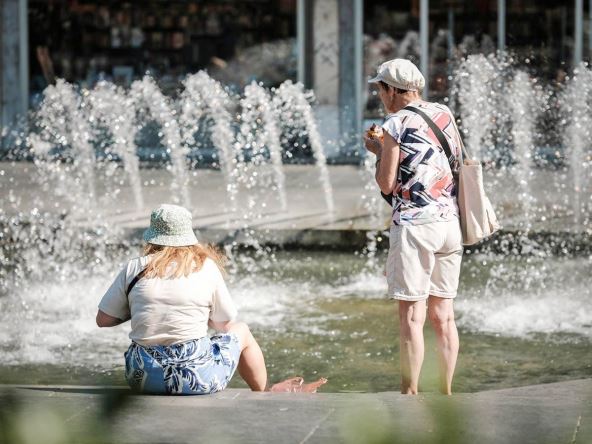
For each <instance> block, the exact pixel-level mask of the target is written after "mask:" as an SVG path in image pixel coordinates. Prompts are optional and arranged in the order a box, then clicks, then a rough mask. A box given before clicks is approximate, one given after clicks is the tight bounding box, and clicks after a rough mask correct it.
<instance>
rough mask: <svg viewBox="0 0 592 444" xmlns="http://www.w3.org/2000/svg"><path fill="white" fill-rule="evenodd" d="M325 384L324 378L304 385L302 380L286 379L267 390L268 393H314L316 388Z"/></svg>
mask: <svg viewBox="0 0 592 444" xmlns="http://www.w3.org/2000/svg"><path fill="white" fill-rule="evenodd" d="M326 382H327V379H326V378H321V379H319V380H318V381H315V382H311V383H308V384H304V379H302V378H301V377H299V376H298V377H295V378H290V379H286V380H285V381H282V382H278V383H277V384H274V385H272V386H271V388H270V389H269V391H270V392H284V393H286V392H288V393H297V392H301V393H316V391H317V390H318V388H319V387H320V386H322V385H323V384H325V383H326Z"/></svg>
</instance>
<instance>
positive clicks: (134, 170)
mask: <svg viewBox="0 0 592 444" xmlns="http://www.w3.org/2000/svg"><path fill="white" fill-rule="evenodd" d="M89 102H90V105H91V109H92V113H93V114H94V115H96V119H98V120H100V121H101V123H102V125H103V126H104V127H105V128H107V129H108V130H110V131H112V133H113V151H114V152H115V153H116V154H117V155H119V156H120V157H121V159H122V161H123V168H124V169H125V171H126V173H127V175H128V177H129V181H130V184H131V187H132V192H133V195H134V202H135V204H136V209H137V210H141V209H142V208H143V207H144V197H143V195H142V183H141V181H140V171H139V170H140V162H139V159H138V156H137V154H136V145H135V143H134V139H135V136H136V132H137V127H136V125H135V120H136V115H135V104H134V103H133V101H132V100H131V98H130V96H128V95H127V94H126V93H125V92H124V91H123V90H122V89H121V88H118V87H117V86H115V85H114V84H112V83H108V82H99V83H98V84H97V85H96V86H95V88H94V89H93V90H92V91H90V94H89Z"/></svg>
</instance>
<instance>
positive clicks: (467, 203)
mask: <svg viewBox="0 0 592 444" xmlns="http://www.w3.org/2000/svg"><path fill="white" fill-rule="evenodd" d="M466 153H467V152H466V150H465V149H464V147H463V156H467V154H466ZM457 193H458V194H457V199H458V209H459V211H460V226H461V229H462V238H463V244H464V245H474V244H476V243H477V242H479V241H482V240H483V239H485V238H487V237H489V236H491V235H492V234H493V233H495V232H496V231H498V230H499V229H500V228H501V227H500V224H499V222H498V220H497V217H496V216H495V212H494V211H493V206H492V205H491V202H490V201H489V199H488V198H487V196H486V195H485V190H484V188H483V168H482V166H481V162H479V161H478V160H474V159H469V158H468V156H467V157H466V158H465V159H464V161H463V163H462V165H460V170H459V174H458V189H457Z"/></svg>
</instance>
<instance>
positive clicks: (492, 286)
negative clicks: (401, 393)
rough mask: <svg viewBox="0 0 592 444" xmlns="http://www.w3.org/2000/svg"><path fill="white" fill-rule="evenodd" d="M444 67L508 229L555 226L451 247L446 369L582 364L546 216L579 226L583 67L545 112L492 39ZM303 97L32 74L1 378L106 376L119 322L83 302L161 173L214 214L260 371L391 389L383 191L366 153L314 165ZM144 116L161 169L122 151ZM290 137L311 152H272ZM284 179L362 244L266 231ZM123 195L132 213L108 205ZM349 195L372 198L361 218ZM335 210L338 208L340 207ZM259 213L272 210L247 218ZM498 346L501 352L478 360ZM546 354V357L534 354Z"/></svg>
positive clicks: (578, 269)
mask: <svg viewBox="0 0 592 444" xmlns="http://www.w3.org/2000/svg"><path fill="white" fill-rule="evenodd" d="M455 78H456V79H457V80H458V81H459V83H457V85H456V87H455V90H454V95H453V97H451V99H453V100H451V102H450V103H451V107H452V108H454V109H455V112H456V113H457V114H458V115H459V116H460V117H461V121H460V125H461V128H462V131H463V133H464V134H465V136H466V140H467V142H468V143H467V144H468V145H469V148H472V151H473V152H474V154H475V155H476V156H477V157H479V158H480V159H481V160H484V161H487V162H488V164H487V168H486V171H485V174H486V185H487V187H488V191H489V195H490V197H491V198H492V201H493V202H494V204H495V205H496V206H498V208H500V210H501V214H502V217H503V221H502V222H503V223H504V225H505V226H506V227H507V228H508V229H509V230H510V231H511V233H510V234H509V236H510V235H515V238H516V239H518V241H519V242H524V239H523V238H521V237H520V235H516V234H520V233H522V234H524V233H525V234H524V235H525V236H526V238H529V239H530V238H534V236H535V235H537V233H541V232H543V233H545V232H551V233H554V235H556V237H553V236H551V237H549V238H544V240H545V242H541V243H540V245H536V247H533V248H529V249H525V248H524V244H523V243H522V244H520V245H518V246H517V242H515V241H513V240H512V241H509V240H508V238H504V237H499V238H498V239H496V240H494V241H493V242H492V244H491V247H492V248H491V249H487V248H482V249H481V250H479V251H475V252H472V253H471V254H467V256H466V260H465V263H464V265H463V267H464V268H463V271H462V275H461V286H460V296H459V300H458V303H457V305H456V307H457V308H456V309H457V311H458V314H459V321H458V323H459V326H460V328H461V334H462V341H463V344H464V345H463V347H465V350H469V351H470V350H478V351H479V352H478V353H476V354H470V352H467V354H466V355H465V356H463V359H467V360H468V361H465V363H464V364H462V365H463V366H464V367H463V372H459V376H458V381H459V385H460V386H461V387H462V390H467V391H471V390H480V389H483V388H494V387H499V386H502V385H503V382H500V381H506V380H508V377H509V376H513V377H514V376H515V371H514V370H511V369H514V368H515V365H514V364H515V363H517V362H518V363H520V362H522V361H521V360H524V359H525V357H526V359H530V360H531V361H529V362H530V363H529V365H530V367H529V372H525V375H523V376H521V378H522V379H521V380H520V381H519V382H520V383H522V382H524V383H535V382H540V381H542V380H547V379H546V378H549V375H564V374H568V373H569V374H570V375H573V376H574V377H586V376H589V372H590V370H589V362H588V361H589V359H587V357H586V356H587V355H586V351H587V350H588V349H589V344H590V341H591V340H592V328H591V327H590V326H591V325H592V318H591V315H590V311H589V310H587V306H588V305H589V299H590V297H591V296H592V294H591V293H590V289H589V288H588V287H587V286H586V285H585V283H586V282H587V281H586V278H587V276H588V274H589V269H590V265H591V262H590V261H591V260H590V258H589V257H588V256H584V255H579V256H577V255H576V256H574V255H572V251H570V250H569V248H570V247H569V244H568V241H569V239H571V237H570V238H567V237H565V236H563V235H562V231H566V229H565V228H566V227H569V228H571V229H573V230H572V233H576V232H577V233H583V235H585V234H586V232H587V230H589V228H588V224H589V214H590V211H591V209H590V204H589V203H588V202H589V201H587V200H584V199H588V196H589V195H590V194H591V193H590V186H591V185H592V184H591V183H590V180H589V175H590V166H591V165H590V155H591V151H590V144H589V140H590V134H589V128H590V122H589V117H588V116H589V114H590V97H589V93H590V91H589V88H590V86H589V85H590V84H591V82H590V70H589V68H588V67H585V66H582V67H580V68H579V70H578V72H577V74H576V75H575V76H574V77H573V78H572V79H570V81H569V83H568V84H567V85H566V86H565V87H564V89H563V90H562V92H561V94H560V93H557V97H561V99H560V101H559V103H560V104H561V110H560V112H559V115H561V116H562V119H564V120H565V121H564V122H563V123H562V122H561V121H560V120H561V119H557V118H556V117H557V116H556V115H555V114H553V113H554V111H553V109H552V107H550V106H548V105H546V106H541V103H544V102H548V101H549V100H550V99H549V96H548V95H544V94H542V93H541V90H542V88H541V87H540V86H539V85H540V83H541V81H540V80H538V81H535V80H533V79H531V78H530V77H529V76H528V75H527V74H526V72H525V70H524V69H522V68H521V67H520V66H519V65H518V64H517V63H515V62H514V61H512V59H511V58H509V57H507V58H504V59H503V60H501V59H499V60H498V59H496V58H495V57H493V56H490V57H483V56H471V57H469V58H468V59H466V60H465V61H464V62H463V63H461V64H460V65H459V71H458V73H457V74H456V75H455ZM584 92H585V93H584ZM509 96H511V98H512V99H513V100H507V97H509ZM554 97H555V96H554ZM311 101H312V97H311V96H310V95H309V94H308V93H307V92H306V91H304V89H303V88H302V86H301V85H296V84H293V83H292V82H289V81H287V82H285V83H283V84H282V85H281V86H279V87H278V88H276V89H272V90H267V89H264V88H263V87H262V86H261V85H258V84H256V83H253V84H251V85H249V86H248V87H246V88H245V89H244V91H241V92H240V93H233V92H230V91H229V90H227V89H225V88H224V87H223V86H222V85H221V84H220V83H218V82H216V81H215V80H213V79H211V78H210V77H209V76H208V75H207V74H206V73H205V72H200V73H197V74H194V75H191V76H188V77H187V78H186V79H185V80H184V82H183V84H182V90H181V91H179V93H178V94H176V95H175V96H173V97H167V96H165V95H164V94H163V93H162V91H160V89H159V88H158V86H157V83H156V81H155V80H154V79H152V78H150V77H145V78H144V79H141V80H138V81H136V82H135V83H134V84H133V86H132V88H131V89H130V90H123V89H121V88H118V87H115V86H114V85H111V84H109V83H99V84H98V85H97V86H96V87H94V88H93V89H91V90H88V91H87V90H79V89H77V88H75V87H73V86H72V85H69V84H67V83H66V82H64V81H59V82H58V83H57V84H56V86H54V87H50V88H49V89H48V90H47V91H46V94H45V98H44V101H43V103H42V105H41V107H40V109H39V111H38V114H37V115H36V117H35V118H34V119H32V121H33V122H34V124H33V125H32V130H31V133H30V134H28V135H26V137H25V136H23V140H26V144H27V146H28V147H30V149H31V153H32V157H33V160H34V163H32V164H31V163H29V162H14V163H10V162H2V163H0V202H1V206H0V260H1V263H2V267H1V268H0V351H2V353H3V357H4V360H3V365H2V366H0V381H1V380H9V379H10V378H13V379H10V380H11V381H16V382H18V383H22V382H23V381H20V380H19V381H17V379H18V377H23V378H25V377H26V378H30V379H31V380H35V381H37V380H42V381H45V382H47V383H51V382H55V383H58V384H63V383H64V381H66V382H70V383H75V384H78V383H81V381H84V382H86V383H97V382H101V383H108V384H121V383H122V379H121V365H122V360H121V353H122V351H123V350H124V349H125V347H126V344H127V338H126V334H125V333H126V331H127V329H128V327H127V326H125V325H123V326H120V327H117V328H115V329H112V330H109V331H105V332H101V334H98V333H97V330H96V327H95V326H94V324H93V318H94V315H95V313H96V305H97V303H98V300H99V299H100V296H101V295H102V293H103V292H104V290H105V289H106V287H107V286H108V285H109V284H110V282H111V280H112V279H113V277H114V276H115V274H116V273H117V271H118V270H119V269H120V268H121V266H122V265H123V264H124V263H125V261H126V260H127V259H128V258H129V257H132V256H135V255H137V254H138V247H139V243H140V240H139V239H140V237H139V236H138V234H139V233H140V229H141V227H142V226H144V225H145V224H146V223H147V219H148V209H147V208H146V207H148V206H150V205H152V204H153V203H155V202H159V203H160V202H161V201H163V199H165V198H166V197H168V196H170V195H171V193H170V190H169V182H170V181H171V180H172V182H173V186H174V192H173V194H176V195H178V196H179V201H180V203H182V204H187V203H188V204H189V206H193V208H194V209H195V210H196V211H198V210H199V211H202V213H206V214H205V216H204V217H203V220H205V221H206V222H204V224H203V225H204V230H202V233H204V236H205V233H207V232H208V230H210V229H212V230H220V231H223V232H224V233H225V237H222V238H221V239H222V243H223V246H224V248H225V250H226V251H227V253H229V255H230V257H231V260H232V263H231V265H230V271H231V273H230V274H229V277H228V283H229V288H230V290H231V293H232V294H233V297H234V298H235V300H236V301H237V304H238V306H239V310H240V313H241V318H242V319H243V320H245V321H247V322H249V323H251V325H252V326H253V328H254V330H255V332H256V334H257V335H258V337H259V336H260V337H261V339H262V341H261V343H262V346H263V348H264V349H265V352H266V357H267V362H268V363H269V374H270V377H271V379H272V380H278V379H281V378H282V377H285V376H286V374H292V373H296V372H298V373H300V372H302V373H303V375H304V376H305V377H307V378H312V377H314V374H313V369H314V370H318V371H319V372H327V374H328V375H329V376H330V377H331V378H332V379H330V384H333V385H331V386H328V387H329V389H330V390H334V391H337V390H387V389H390V390H392V389H396V387H395V381H396V378H394V377H392V376H393V375H394V372H395V369H394V367H393V365H392V363H393V360H396V358H397V353H398V349H397V348H396V347H395V346H394V345H393V344H394V342H395V341H394V338H393V337H391V336H392V329H391V330H389V329H388V328H385V326H386V325H390V323H392V322H394V321H393V315H394V312H393V310H392V306H391V305H390V303H389V302H386V301H385V300H384V298H383V296H384V292H385V290H386V285H385V282H384V278H383V275H382V273H383V270H384V262H385V254H384V251H383V249H382V248H381V247H382V246H383V245H384V244H383V243H381V242H382V240H381V239H382V237H383V236H385V235H384V233H383V231H382V229H383V228H384V226H383V224H384V222H385V220H383V219H382V215H381V214H382V213H383V212H385V211H384V210H385V205H386V204H385V203H384V202H383V201H382V200H381V199H380V197H379V194H378V192H377V190H376V187H375V185H374V178H373V170H374V167H373V162H372V159H371V158H370V157H367V158H366V159H365V163H364V166H360V167H359V168H357V169H356V167H351V166H348V167H331V168H329V167H328V166H327V162H326V160H327V159H326V158H325V155H324V152H323V141H322V140H321V138H320V136H319V134H318V131H317V126H316V121H315V120H314V113H313V108H312V107H311ZM154 121H156V122H157V125H156V126H157V127H158V132H159V133H160V134H159V138H160V139H161V141H162V145H163V146H164V149H165V150H167V154H168V158H170V166H169V167H168V168H169V170H168V171H167V170H164V171H163V169H162V168H144V167H143V166H144V165H140V160H147V159H146V158H142V150H141V148H143V147H141V146H137V141H138V140H139V134H140V132H141V131H142V128H143V127H145V126H146V125H148V123H150V122H154ZM543 121H545V122H548V121H551V122H552V123H553V122H557V123H558V125H559V126H557V128H559V127H560V126H561V125H563V126H561V128H564V129H565V134H568V135H569V138H566V139H565V146H563V147H561V149H560V151H561V152H562V153H564V156H565V163H563V164H557V165H555V164H553V162H554V160H553V161H551V162H549V165H547V166H545V167H544V168H541V167H539V166H538V165H539V164H538V163H537V162H538V161H539V160H540V158H541V146H542V145H543V144H544V143H546V142H545V140H546V139H545V133H546V131H543V129H541V128H542V127H541V125H542V123H541V122H543ZM553 124H554V123H553ZM3 132H4V130H3ZM102 150H103V151H104V153H105V155H104V156H101V154H102ZM206 150H210V151H211V152H214V153H215V156H216V164H215V166H216V167H219V168H220V172H219V171H216V170H212V169H202V168H200V169H195V168H194V167H196V166H198V167H204V166H206V165H204V164H203V163H201V162H203V160H202V159H203V158H200V157H199V156H198V155H197V154H202V153H203V152H205V151H206ZM558 150H559V149H558ZM309 152H310V153H311V154H312V157H313V158H314V162H315V164H314V165H312V166H310V167H300V166H296V165H294V166H286V165H284V164H283V162H282V157H283V159H284V160H288V159H290V160H292V159H294V158H298V157H299V156H300V157H302V155H304V154H306V153H309ZM96 154H99V155H98V156H96ZM204 158H205V157H204ZM195 159H197V160H195ZM553 159H555V158H553ZM120 166H121V167H122V168H120ZM141 166H142V167H141ZM151 166H152V167H154V166H155V165H154V163H152V164H151ZM207 166H210V165H207ZM551 167H553V168H551ZM329 171H330V172H331V176H329ZM330 179H333V180H334V181H333V183H332V182H331V180H330ZM333 188H335V194H336V201H335V202H334V200H333V199H334V190H333ZM572 191H573V193H572ZM346 194H348V195H355V198H354V199H353V200H348V201H347V202H350V203H351V202H352V201H353V202H354V205H352V208H350V207H347V208H345V207H344V203H343V202H345V201H346V200H345V199H344V195H346ZM566 195H568V196H569V197H571V200H570V201H569V203H567V204H566V203H565V196H566ZM31 196H33V197H31ZM126 196H127V198H128V200H125V198H126ZM261 196H267V197H265V198H264V197H261ZM301 196H304V197H303V198H302V197H301ZM299 198H300V199H301V201H304V204H305V207H306V208H307V209H310V208H312V207H314V210H315V211H318V214H321V215H322V221H323V223H326V222H328V221H331V219H333V220H332V221H331V223H333V224H335V225H331V226H330V227H335V226H338V227H339V228H338V229H339V230H341V231H340V232H341V233H342V237H343V239H345V240H346V241H348V240H349V238H353V237H354V230H350V229H351V228H352V227H353V228H362V229H365V230H366V232H367V233H368V244H367V246H366V251H365V254H359V253H358V254H353V252H352V251H348V252H336V251H329V247H334V245H330V244H326V243H325V244H323V245H319V247H318V249H317V250H315V251H311V250H302V251H301V250H298V249H288V248H286V249H282V248H278V247H277V246H276V247H271V246H270V245H269V243H273V239H272V238H273V236H274V235H275V234H276V232H279V231H282V230H284V229H285V228H289V225H288V224H287V223H286V221H285V220H284V219H288V218H289V217H293V218H294V219H297V218H298V217H304V218H305V217H308V216H309V214H302V215H301V214H299V213H298V214H296V217H294V213H291V211H293V210H294V208H293V207H294V202H296V201H297V200H298V199H299ZM315 199H316V200H315ZM123 202H128V203H129V204H124V203H123ZM264 203H265V206H264V205H263V204H264ZM142 204H143V205H144V206H143V207H142ZM126 205H128V206H132V207H135V208H136V211H135V214H136V215H138V217H139V219H137V220H130V219H125V217H124V216H126V214H123V215H121V214H118V211H120V210H121V209H122V207H125V206H126ZM354 206H356V208H353V207H354ZM357 206H359V208H361V209H362V210H359V208H358V207H357ZM204 208H205V210H204ZM286 208H287V210H286ZM300 209H302V206H301V207H300ZM360 212H363V213H366V214H370V215H371V216H370V217H368V218H367V219H362V220H361V222H360V219H356V217H357V216H358V215H359V213H360ZM140 213H142V214H140ZM202 215H203V214H202ZM334 215H338V216H340V217H341V219H339V218H337V217H334ZM344 215H350V216H351V220H350V221H346V222H343V219H346V217H344ZM245 216H246V217H245ZM354 219H355V223H356V224H357V225H354ZM269 220H272V222H273V223H276V222H277V225H273V227H272V228H269V226H270V225H267V226H266V225H264V223H263V222H268V221H269ZM138 221H139V222H138ZM262 221H263V222H262ZM223 222H224V223H223ZM133 223H135V225H133ZM339 223H341V224H342V225H337V224H339ZM348 223H351V224H350V225H348ZM278 226H279V227H280V228H279V229H277V230H276V228H277V227H278ZM344 226H345V227H346V228H344ZM200 227H201V226H200ZM261 227H263V228H261ZM266 227H267V228H266ZM255 228H260V230H259V231H256V230H255ZM241 230H242V231H243V232H246V233H247V234H248V236H247V237H246V240H245V241H246V243H247V244H248V245H249V246H251V247H253V248H252V249H243V248H240V246H239V245H238V243H239V242H238V240H237V239H238V238H237V237H235V236H233V233H234V232H235V231H241ZM308 231H310V230H302V232H300V233H299V234H298V236H299V237H298V241H300V240H301V239H303V238H304V237H305V236H306V235H307V234H309V233H308ZM317 231H321V230H317ZM327 233H330V230H327ZM327 236H329V234H328V235H327ZM588 236H589V235H588ZM385 237H386V236H385ZM270 239H271V241H270ZM510 239H513V238H512V236H510ZM533 242H534V241H533ZM345 243H346V244H347V242H345ZM587 245H588V244H585V243H581V244H579V245H576V247H578V248H581V249H582V250H583V249H585V248H589V247H588V246H587ZM297 246H300V245H297ZM573 250H574V251H577V248H574V249H573ZM552 252H559V254H552ZM559 304H561V307H563V310H559V309H558V306H559ZM500 350H502V351H503V354H504V358H505V359H506V360H508V362H509V364H508V365H498V364H497V363H498V361H499V353H500ZM549 350H551V351H549ZM545 353H546V354H545ZM549 354H551V355H552V356H554V358H553V359H543V360H540V359H539V358H540V357H541V356H548V355H549ZM369 358H371V359H369ZM537 359H539V360H537ZM543 361H544V362H543ZM551 361H553V362H551ZM467 362H469V364H466V363H467ZM377 365H378V366H380V368H382V369H384V373H385V375H386V374H387V373H389V374H388V377H386V376H385V377H384V378H375V379H376V381H374V380H372V382H368V381H366V380H364V381H360V378H359V377H358V375H359V374H366V373H368V372H372V371H376V368H378V367H377ZM72 369H74V370H72ZM373 369H374V370H373ZM476 369H478V370H476ZM113 370H115V371H114V372H113V374H111V372H112V371H113ZM381 371H382V370H381ZM526 373H528V374H526ZM19 375H26V376H19ZM484 375H485V376H484ZM15 378H16V379H15Z"/></svg>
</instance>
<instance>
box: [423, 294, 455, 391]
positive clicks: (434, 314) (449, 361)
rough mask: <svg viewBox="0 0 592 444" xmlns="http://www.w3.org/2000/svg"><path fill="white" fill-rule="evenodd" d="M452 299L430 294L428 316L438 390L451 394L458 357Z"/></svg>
mask: <svg viewBox="0 0 592 444" xmlns="http://www.w3.org/2000/svg"><path fill="white" fill-rule="evenodd" d="M452 301H453V300H452V299H445V298H439V297H436V296H430V298H429V300H428V316H429V318H430V323H431V324H432V327H433V328H434V331H435V332H436V339H437V342H438V362H439V367H440V391H441V392H442V393H444V394H445V395H450V394H452V378H453V376H454V369H455V367H456V360H457V358H458V348H459V341H458V330H457V329H456V323H455V322H454V309H453V302H452Z"/></svg>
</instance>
